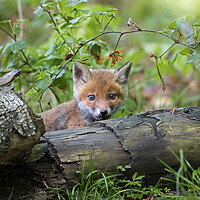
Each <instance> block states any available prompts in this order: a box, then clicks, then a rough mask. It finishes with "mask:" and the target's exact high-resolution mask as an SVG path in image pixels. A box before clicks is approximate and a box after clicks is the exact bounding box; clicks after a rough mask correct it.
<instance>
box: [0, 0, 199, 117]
mask: <svg viewBox="0 0 200 200" xmlns="http://www.w3.org/2000/svg"><path fill="white" fill-rule="evenodd" d="M21 5H22V11H23V18H24V19H27V20H21V21H17V19H18V18H19V17H18V8H17V1H14V0H2V1H1V7H0V20H1V22H0V27H2V28H3V29H4V30H6V31H7V32H8V33H10V34H11V35H13V36H14V37H15V34H16V41H15V42H14V41H13V40H12V39H11V38H10V37H9V36H8V34H6V33H5V32H3V31H1V30H0V45H1V48H0V53H1V57H0V76H2V75H4V74H5V73H6V72H8V71H10V70H12V69H15V68H17V69H21V71H22V73H21V76H20V78H18V79H17V80H15V82H14V85H15V86H16V90H18V91H21V92H22V94H23V96H24V98H25V99H27V100H28V102H29V104H30V105H31V107H32V108H33V110H34V111H35V112H41V108H42V109H43V110H46V109H49V105H50V107H53V106H55V105H57V104H59V103H61V102H64V101H68V100H70V99H72V98H73V91H72V90H73V83H72V74H71V70H72V62H69V63H68V64H66V62H68V61H69V60H70V58H71V57H70V56H72V55H74V54H75V52H76V50H77V49H78V48H79V47H80V46H81V45H82V44H83V43H84V42H86V41H87V40H90V39H91V38H93V37H95V36H97V35H98V34H100V33H102V32H103V31H104V30H103V29H104V28H105V27H106V25H107V24H108V26H107V27H106V29H105V31H130V30H132V29H133V28H135V27H134V26H132V25H131V27H129V26H127V22H128V19H129V18H131V19H132V21H131V22H134V23H136V25H137V26H138V27H140V28H142V29H151V30H157V31H161V32H160V33H166V34H168V35H169V36H170V38H167V37H164V36H162V35H159V34H158V33H157V34H155V33H147V32H137V33H130V34H124V35H123V37H122V38H121V39H120V41H119V44H118V46H117V50H124V54H123V59H122V60H120V61H119V62H118V63H117V64H116V65H115V66H114V67H116V68H117V67H120V66H122V65H123V64H124V63H126V62H127V61H128V60H133V67H132V71H131V77H130V81H129V97H128V98H127V102H126V106H125V108H124V110H127V111H129V112H133V113H138V112H141V111H145V110H151V109H158V108H173V107H174V106H179V107H181V106H188V105H200V89H199V88H200V81H199V80H200V70H199V65H200V63H199V59H200V48H199V45H198V44H199V41H198V40H199V37H198V34H199V27H200V20H199V17H200V13H199V10H198V8H199V6H200V2H199V1H198V0H191V1H182V0H177V1H173V2H172V1H167V0H162V1H158V0H156V1H155V0H149V1H145V0H133V1H128V0H107V1H102V0H101V1H100V0H99V1H97V0H88V1H86V0H60V1H44V0H43V1H42V2H41V5H42V6H43V7H41V6H40V1H38V0H21ZM48 12H50V15H49V14H48ZM110 14H113V15H114V17H112V16H113V15H111V16H109V15H110ZM184 16H186V17H184ZM189 16H192V17H189ZM51 17H52V18H53V20H54V22H55V24H54V23H53V21H52V19H51ZM180 17H181V18H180ZM111 18H112V20H111ZM175 19H176V20H175ZM8 20H11V21H8ZM109 20H111V21H110V23H108V22H109ZM182 22H184V23H186V22H187V23H186V24H189V28H188V26H186V28H184V31H182V29H180V24H181V23H182ZM21 24H23V26H24V27H23V37H22V38H20V39H19V40H18V38H17V37H18V35H19V33H20V26H21ZM187 30H190V34H191V35H189V36H188V35H187V34H185V32H186V31H187ZM179 32H180V33H181V34H182V35H179V34H180V33H179ZM118 37H119V34H105V35H103V36H101V37H99V38H97V39H96V40H94V41H91V42H88V43H87V44H85V45H84V46H81V49H80V50H79V51H78V52H77V54H76V55H75V56H74V58H73V60H78V61H81V62H83V63H84V64H85V65H87V66H89V67H91V68H110V61H109V60H108V59H105V57H106V56H108V55H109V54H110V53H111V52H113V51H114V50H115V47H116V44H117V40H118ZM191 38H193V40H191ZM175 40H178V42H180V43H184V44H187V45H188V46H184V45H175V46H173V48H171V49H169V48H170V47H171V46H172V45H173V44H174V42H175ZM192 42H194V43H195V44H194V43H192ZM188 47H189V48H188ZM168 49H169V51H167V50H168ZM22 51H23V52H24V54H25V57H24V56H23V54H22ZM165 51H167V52H166V53H165V54H164V55H163V56H162V60H160V59H158V65H159V70H160V72H161V75H162V77H163V78H164V81H165V85H166V90H165V92H163V91H162V87H161V81H160V78H159V75H158V71H157V69H156V65H155V59H154V58H155V57H153V58H152V57H149V54H150V53H151V52H153V53H154V55H156V56H160V55H162V54H163V52H165ZM99 53H101V55H102V58H103V64H102V65H98V64H97V62H96V60H95V58H94V57H95V56H94V54H95V55H96V54H99ZM66 54H67V55H68V58H69V59H68V60H67V59H66V60H65V59H64V58H65V57H66ZM161 61H162V62H161ZM63 66H65V67H63ZM62 68H64V69H63V70H62ZM58 74H59V75H58ZM54 79H55V80H54ZM52 81H53V83H52ZM38 100H39V102H38ZM122 110H123V109H122ZM124 114H127V113H126V112H125V113H124ZM117 116H121V112H119V113H118V114H117Z"/></svg>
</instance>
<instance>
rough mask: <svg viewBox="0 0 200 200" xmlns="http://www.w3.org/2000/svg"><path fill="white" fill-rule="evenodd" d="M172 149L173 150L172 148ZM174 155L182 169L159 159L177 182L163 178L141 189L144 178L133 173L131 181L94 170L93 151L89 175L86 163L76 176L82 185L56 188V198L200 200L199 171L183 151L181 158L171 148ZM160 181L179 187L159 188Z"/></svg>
mask: <svg viewBox="0 0 200 200" xmlns="http://www.w3.org/2000/svg"><path fill="white" fill-rule="evenodd" d="M169 149H170V148H169ZM170 151H171V152H172V154H173V155H174V156H175V157H176V158H177V160H178V161H179V162H180V167H179V169H178V170H177V171H176V170H174V169H172V168H171V167H170V166H169V165H167V164H166V163H164V162H163V161H162V160H160V159H159V160H160V162H161V163H163V165H164V166H165V167H166V171H167V172H169V173H171V174H173V175H174V179H168V178H163V177H161V178H160V180H159V181H158V183H157V184H156V185H155V186H152V185H151V186H148V187H144V186H142V182H143V178H144V176H138V175H137V173H134V174H133V176H132V178H131V180H128V179H126V178H122V176H121V175H120V174H115V175H108V174H107V173H106V172H103V171H101V170H95V169H94V167H93V161H92V152H91V154H90V155H89V156H90V161H89V173H88V174H87V175H85V163H86V159H85V160H84V162H83V166H82V170H81V171H78V172H77V174H78V175H79V176H80V180H81V181H80V182H77V183H75V184H74V186H72V187H68V188H66V189H65V190H59V189H57V188H55V189H53V190H54V192H55V194H56V198H55V199H59V200H104V199H106V200H116V199H117V200H126V199H129V200H137V199H147V200H154V199H155V200H156V199H159V200H171V199H174V200H175V199H176V200H179V199H184V200H186V199H191V200H193V199H194V200H198V199H200V168H198V169H197V170H194V169H193V168H192V166H191V165H190V163H189V162H188V161H187V160H186V159H185V158H184V155H183V151H182V150H180V157H179V156H177V155H176V154H175V153H174V152H173V151H172V150H171V149H170ZM126 168H129V166H125V167H122V166H119V167H118V170H119V171H124V170H126ZM161 181H165V182H166V181H170V182H173V183H175V184H176V191H175V192H173V193H172V192H171V189H169V188H167V187H165V188H159V184H160V182H161Z"/></svg>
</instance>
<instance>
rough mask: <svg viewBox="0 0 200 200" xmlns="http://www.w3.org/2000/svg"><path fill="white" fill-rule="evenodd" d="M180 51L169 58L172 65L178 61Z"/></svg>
mask: <svg viewBox="0 0 200 200" xmlns="http://www.w3.org/2000/svg"><path fill="white" fill-rule="evenodd" d="M178 55H179V52H177V53H175V54H174V55H173V56H172V57H171V59H170V60H169V62H168V64H170V65H172V64H174V63H175V62H176V60H177V58H178Z"/></svg>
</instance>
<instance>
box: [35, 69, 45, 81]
mask: <svg viewBox="0 0 200 200" xmlns="http://www.w3.org/2000/svg"><path fill="white" fill-rule="evenodd" d="M45 74H46V71H43V72H40V74H38V75H37V78H36V81H38V80H41V79H45V77H46V76H45Z"/></svg>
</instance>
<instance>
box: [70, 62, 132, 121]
mask: <svg viewBox="0 0 200 200" xmlns="http://www.w3.org/2000/svg"><path fill="white" fill-rule="evenodd" d="M131 65H132V61H129V62H127V63H126V64H125V65H124V66H123V67H121V68H119V69H111V70H105V69H99V70H92V69H88V68H87V67H85V66H84V65H82V64H81V63H79V62H74V65H73V81H74V97H75V99H76V101H77V103H78V107H79V109H80V112H81V115H82V117H83V119H84V120H85V121H86V122H87V123H91V122H94V121H98V120H103V119H108V118H110V117H111V116H112V115H113V114H114V113H115V112H116V111H117V110H118V108H119V107H120V106H121V104H122V103H123V101H124V99H125V97H126V95H127V81H128V77H129V73H130V70H131Z"/></svg>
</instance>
